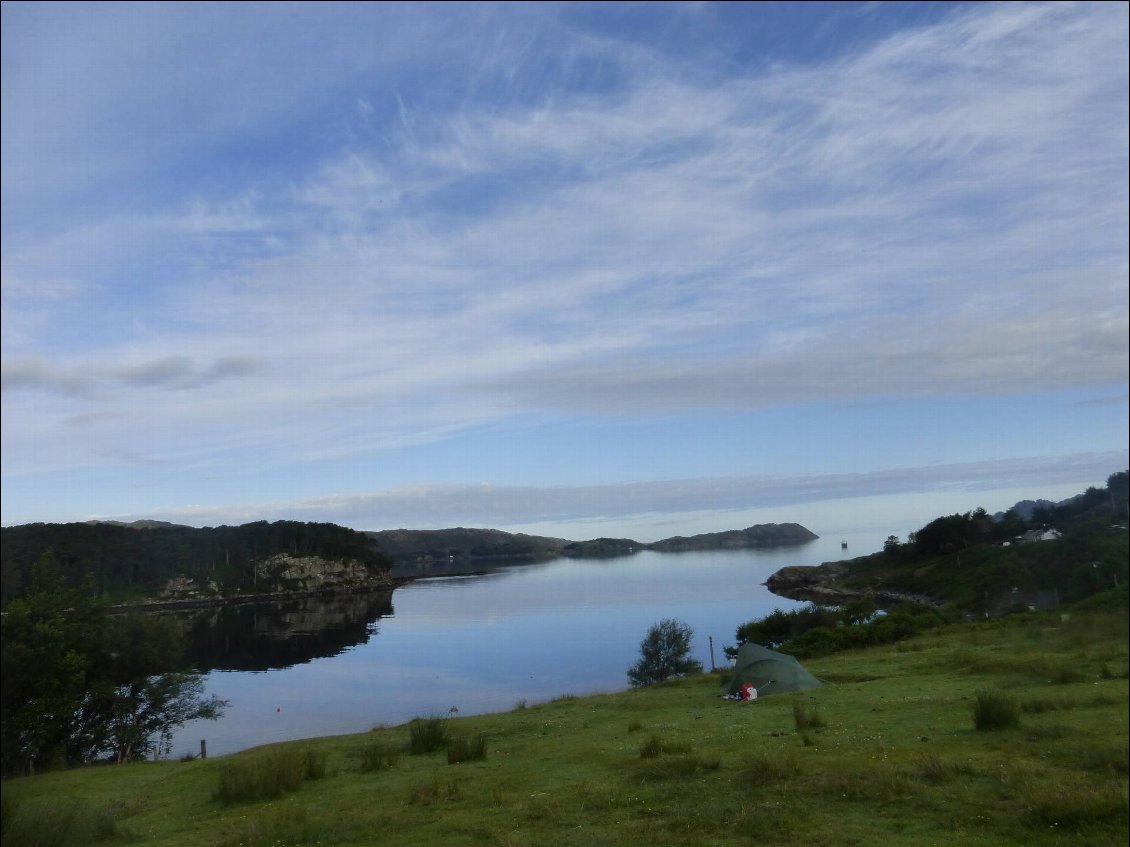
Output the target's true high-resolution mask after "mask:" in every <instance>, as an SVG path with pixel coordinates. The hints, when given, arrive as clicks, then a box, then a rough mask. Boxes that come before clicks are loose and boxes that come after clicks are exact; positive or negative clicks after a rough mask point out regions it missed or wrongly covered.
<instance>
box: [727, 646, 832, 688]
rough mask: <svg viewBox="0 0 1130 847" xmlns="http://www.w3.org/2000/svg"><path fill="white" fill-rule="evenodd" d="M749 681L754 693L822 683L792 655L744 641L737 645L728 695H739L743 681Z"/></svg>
mask: <svg viewBox="0 0 1130 847" xmlns="http://www.w3.org/2000/svg"><path fill="white" fill-rule="evenodd" d="M745 683H752V685H753V687H754V688H756V689H757V696H758V697H761V696H764V695H766V694H781V693H784V692H786V691H807V690H808V689H810V688H819V687H820V686H822V685H823V684H824V683H822V682H821V681H820V680H818V679H817V678H816V677H814V676H813V675H812V674H810V673H809V672H808V671H806V670H805V669H804V668H803V667H801V664H800V662H798V661H797V660H796V659H794V658H793V657H792V656H786V655H785V654H784V653H778V652H777V651H776V650H770V649H769V648H768V647H762V646H761V645H760V644H753V643H752V642H747V643H746V644H743V645H742V646H741V647H739V648H738V658H737V661H736V662H735V663H734V675H733V677H732V678H731V679H730V691H729V696H730V697H739V696H741V690H742V685H743V684H745Z"/></svg>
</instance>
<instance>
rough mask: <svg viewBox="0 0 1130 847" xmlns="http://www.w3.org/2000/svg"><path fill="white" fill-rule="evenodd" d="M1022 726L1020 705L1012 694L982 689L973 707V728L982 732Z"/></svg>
mask: <svg viewBox="0 0 1130 847" xmlns="http://www.w3.org/2000/svg"><path fill="white" fill-rule="evenodd" d="M1018 726H1020V703H1019V701H1018V700H1017V699H1016V698H1015V697H1013V696H1012V695H1011V694H1008V693H1007V692H1004V691H999V690H990V689H981V690H980V691H978V692H977V699H976V701H975V702H974V705H973V727H974V728H975V729H977V730H978V731H981V732H987V731H992V730H1000V729H1015V728H1017V727H1018Z"/></svg>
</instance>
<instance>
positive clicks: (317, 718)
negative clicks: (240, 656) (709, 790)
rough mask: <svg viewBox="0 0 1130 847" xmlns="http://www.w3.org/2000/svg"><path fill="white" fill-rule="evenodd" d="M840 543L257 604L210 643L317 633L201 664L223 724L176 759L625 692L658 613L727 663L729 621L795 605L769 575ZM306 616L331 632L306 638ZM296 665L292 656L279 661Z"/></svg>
mask: <svg viewBox="0 0 1130 847" xmlns="http://www.w3.org/2000/svg"><path fill="white" fill-rule="evenodd" d="M847 541H848V543H849V550H848V552H847V555H851V556H858V555H864V554H867V553H871V552H874V551H875V550H877V549H879V547H880V546H881V545H882V539H880V538H878V537H869V536H849V537H847ZM840 543H841V539H840V538H839V537H836V538H826V539H825V538H822V539H820V540H818V541H813V542H811V543H810V544H806V545H803V546H799V547H789V548H778V549H773V550H758V551H752V550H751V551H725V552H721V551H719V552H704V553H652V552H646V551H645V552H641V553H637V554H636V555H634V556H626V557H621V558H614V559H599V560H571V559H557V560H554V561H552V562H547V563H543V564H535V565H523V566H511V567H507V568H500V569H498V570H496V571H493V572H490V573H487V574H484V575H478V576H462V577H447V578H438V579H427V580H420V581H417V582H414V583H412V584H410V585H407V586H405V587H403V588H398V589H397V590H396V591H395V592H394V593H393V595H392V598H391V605H390V604H389V603H388V599H387V597H386V598H385V599H384V601H383V602H381V601H377V602H369V603H367V604H366V603H365V602H361V603H360V607H358V605H357V603H356V602H355V603H354V604H353V606H352V607H351V608H349V609H347V610H345V611H342V610H330V611H329V612H327V611H326V610H325V609H322V608H319V609H317V610H310V609H305V607H303V611H302V612H300V613H294V614H290V615H289V616H287V617H286V618H285V619H283V618H281V617H279V616H277V615H273V614H268V613H267V612H266V611H262V612H260V613H257V614H256V616H255V619H254V620H253V621H245V622H244V625H245V627H246V628H245V629H244V630H243V632H244V633H245V634H244V635H242V636H240V635H235V634H232V635H225V636H216V635H213V637H212V640H213V641H216V640H218V639H219V638H221V637H222V638H224V639H226V640H227V641H228V642H231V641H232V640H238V641H240V642H241V644H242V646H244V647H246V642H247V641H249V640H257V639H262V638H267V637H270V638H271V639H272V640H273V643H276V644H278V643H297V642H294V641H293V639H299V640H300V641H303V642H304V643H305V642H311V643H313V642H316V644H315V646H313V647H311V648H310V650H309V652H308V654H307V655H311V656H315V658H311V659H309V660H307V661H302V660H301V659H302V655H301V650H297V649H293V650H289V651H287V650H281V651H280V650H277V649H276V650H270V651H267V652H266V654H265V655H267V657H268V659H267V660H263V659H258V660H257V662H252V663H250V664H246V663H245V664H240V663H236V662H228V663H227V664H225V663H224V662H222V661H216V662H213V663H211V666H212V667H220V668H222V667H238V666H243V667H269V668H272V669H268V670H256V671H246V670H243V671H241V670H214V671H212V672H211V673H210V674H209V675H208V677H207V692H208V693H209V694H215V695H217V696H219V697H222V698H223V699H225V700H229V701H230V702H231V706H230V707H229V708H228V710H227V712H226V714H225V716H224V717H223V718H222V719H221V720H219V721H216V722H208V721H202V722H199V723H196V724H189V725H188V726H186V727H185V728H184V729H182V731H181V732H180V733H179V734H178V735H177V736H176V737H175V739H174V746H173V751H172V755H173V756H174V757H180V756H182V755H184V754H186V753H197V752H199V749H200V739H202V738H203V739H207V741H208V753H209V755H213V756H214V755H222V754H224V753H233V752H236V751H238V750H243V749H246V748H248V747H253V746H256V745H259V744H265V743H269V742H273V741H284V740H289V739H295V738H310V737H314V736H321V735H336V734H341V733H351V732H363V731H366V730H368V729H371V728H372V727H374V726H376V725H379V724H389V725H394V724H400V723H403V722H405V721H408V720H411V719H412V718H413V717H416V716H426V715H447V714H449V713H453V710H457V711H458V713H459V714H463V715H467V714H481V713H485V712H497V711H506V710H509V709H511V708H513V707H514V706H515V705H516V704H518V703H519V702H520V701H522V700H525V701H526V702H527V703H528V704H530V705H532V704H534V703H538V702H542V701H546V700H551V699H553V698H555V697H558V696H561V695H563V694H576V695H584V694H591V693H596V692H605V691H618V690H622V689H624V688H626V687H627V680H626V674H627V670H628V668H629V667H630V666H631V665H632V664H633V663H634V662H635V660H636V659H637V658H638V654H639V643H640V640H641V639H642V638H643V636H644V634H645V633H646V632H647V629H648V627H649V626H651V624H653V623H655V622H656V621H658V620H660V619H661V618H665V617H673V618H677V619H679V620H681V621H684V622H686V623H688V624H690V626H691V627H693V629H694V631H695V642H694V653H695V655H696V657H697V658H698V659H699V660H700V661H701V662H702V663H703V665H704V666H706V667H708V668H709V667H710V663H711V653H710V641H709V639H710V637H713V639H714V661H715V663H716V664H718V665H723V664H725V658H724V656H723V653H722V648H723V646H725V645H730V644H733V642H734V631H735V629H737V627H738V626H740V625H741V624H743V623H745V622H746V621H749V620H752V619H754V618H759V617H763V616H765V615H767V614H769V613H770V612H772V611H773V610H774V609H778V608H779V609H786V610H787V609H792V608H796V607H797V606H799V605H801V604H798V603H794V602H793V601H790V600H786V599H784V598H781V597H776V596H774V595H772V594H770V593H769V592H768V591H767V590H766V588H765V587H764V585H762V583H763V582H764V581H765V579H766V578H767V577H768V576H769V575H770V574H772V573H773V572H774V571H776V570H778V569H779V568H781V567H784V566H786V565H795V564H819V563H820V562H824V561H830V560H833V559H840V558H843V557H844V556H845V554H844V553H843V552H841V548H840ZM303 613H305V614H306V615H307V618H308V619H309V620H308V621H307V624H306V625H304V624H303V623H302V620H303V618H302V614H303ZM244 614H245V615H250V614H251V613H250V612H244ZM296 621H297V622H298V623H296ZM315 621H318V622H320V623H318V624H317V625H319V626H320V625H321V623H327V622H328V623H329V624H330V626H328V627H327V629H326V630H324V632H323V633H322V634H320V635H319V634H315V633H312V632H311V630H312V629H313V628H315ZM232 632H233V633H234V630H232ZM325 632H332V633H336V635H332V636H326V635H325V634H324V633H325ZM288 639H291V641H289V642H288ZM234 646H235V647H239V646H241V645H234ZM241 652H243V653H246V652H247V650H246V649H244V650H243V651H241ZM278 657H283V658H282V659H280V658H278ZM294 660H298V661H300V663H298V664H293V665H291V666H289V667H286V666H282V665H284V664H286V663H287V662H289V661H294Z"/></svg>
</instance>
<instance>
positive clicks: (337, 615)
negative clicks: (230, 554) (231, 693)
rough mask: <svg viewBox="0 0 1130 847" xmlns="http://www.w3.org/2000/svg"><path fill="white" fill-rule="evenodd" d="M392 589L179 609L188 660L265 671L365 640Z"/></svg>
mask: <svg viewBox="0 0 1130 847" xmlns="http://www.w3.org/2000/svg"><path fill="white" fill-rule="evenodd" d="M392 611H393V609H392V591H391V590H382V591H375V592H361V593H350V594H334V595H325V596H317V597H296V598H293V599H289V600H283V601H275V602H268V603H240V604H235V603H226V604H224V605H222V606H216V607H213V608H209V609H197V610H193V611H191V612H178V613H176V614H177V617H178V618H179V619H180V620H181V621H182V623H183V624H184V626H185V632H186V634H187V636H188V637H187V641H188V656H189V659H190V661H192V663H193V664H194V665H195V666H196V667H198V668H199V669H200V670H202V671H211V670H225V671H266V670H277V669H280V668H287V667H290V666H291V665H297V664H302V663H303V662H309V661H311V660H313V659H318V658H322V657H326V656H336V655H337V654H339V653H341V652H343V651H344V650H346V649H348V648H350V647H353V646H355V645H357V644H364V643H365V642H367V641H368V640H369V638H370V636H372V635H373V634H375V633H376V631H377V621H378V620H379V619H380V618H381V617H384V616H387V615H391V614H392Z"/></svg>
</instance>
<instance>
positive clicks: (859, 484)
mask: <svg viewBox="0 0 1130 847" xmlns="http://www.w3.org/2000/svg"><path fill="white" fill-rule="evenodd" d="M1125 463H1126V453H1125V452H1122V453H1101V454H1100V453H1093V454H1079V455H1072V456H1065V457H1058V458H1054V459H1048V458H1045V457H1033V458H1025V459H1016V460H1008V461H991V462H978V463H963V464H953V465H934V466H927V467H916V468H899V469H894V470H889V471H881V472H872V473H854V474H819V475H813V476H807V477H757V476H740V477H711V478H704V479H685V480H662V481H654V482H646V483H632V484H622V485H601V486H545V487H537V486H491V485H447V486H421V487H415V488H400V489H392V490H389V491H382V492H374V493H371V494H363V495H349V496H345V495H340V496H330V497H321V498H314V499H307V500H296V501H289V502H273V503H266V504H260V505H257V506H252V507H248V506H240V505H238V504H224V505H217V506H191V507H183V508H178V509H170V510H163V511H158V512H151V513H147V514H145V515H144V517H149V518H158V519H162V520H169V521H180V522H187V523H190V524H193V525H197V526H202V525H215V524H219V523H223V522H225V521H227V522H231V521H233V520H237V521H253V520H264V519H270V520H274V519H277V518H278V517H279V516H286V517H287V518H289V519H298V520H311V521H319V520H330V519H332V520H335V521H341V522H344V523H347V524H349V525H351V526H354V527H357V528H361V529H364V528H370V527H376V528H382V529H383V528H389V527H399V526H404V527H409V528H435V527H445V526H451V525H453V524H460V525H462V524H463V523H470V524H472V525H483V526H514V525H521V524H533V523H540V522H569V521H577V520H582V519H595V518H600V519H607V520H617V519H623V518H630V517H633V516H640V515H645V514H647V515H654V514H656V513H659V514H681V513H687V512H693V511H734V510H743V509H752V508H759V507H788V506H800V505H803V504H811V503H820V502H825V501H834V500H850V499H853V498H861V497H879V496H884V495H893V494H908V493H915V494H919V493H923V492H931V491H934V492H936V491H942V490H945V491H949V492H953V491H955V490H960V491H965V492H968V494H969V498H970V503H969V505H968V506H967V507H966V511H968V510H970V509H973V508H975V507H976V506H977V505H978V504H977V503H976V502H975V501H976V498H977V496H978V493H979V492H983V491H988V490H1002V489H1013V488H1024V487H1027V488H1028V490H1031V491H1035V492H1039V491H1040V490H1041V488H1044V487H1049V486H1057V485H1061V484H1064V483H1069V484H1070V483H1075V482H1076V481H1077V480H1079V479H1080V478H1091V479H1094V480H1095V481H1096V482H1101V481H1102V480H1105V479H1106V477H1107V476H1108V475H1109V474H1110V473H1111V472H1112V471H1111V470H1110V469H1111V468H1114V467H1119V466H1122V465H1125ZM1009 505H1011V504H1009ZM129 517H142V516H141V515H131V516H129ZM640 540H646V539H640Z"/></svg>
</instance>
